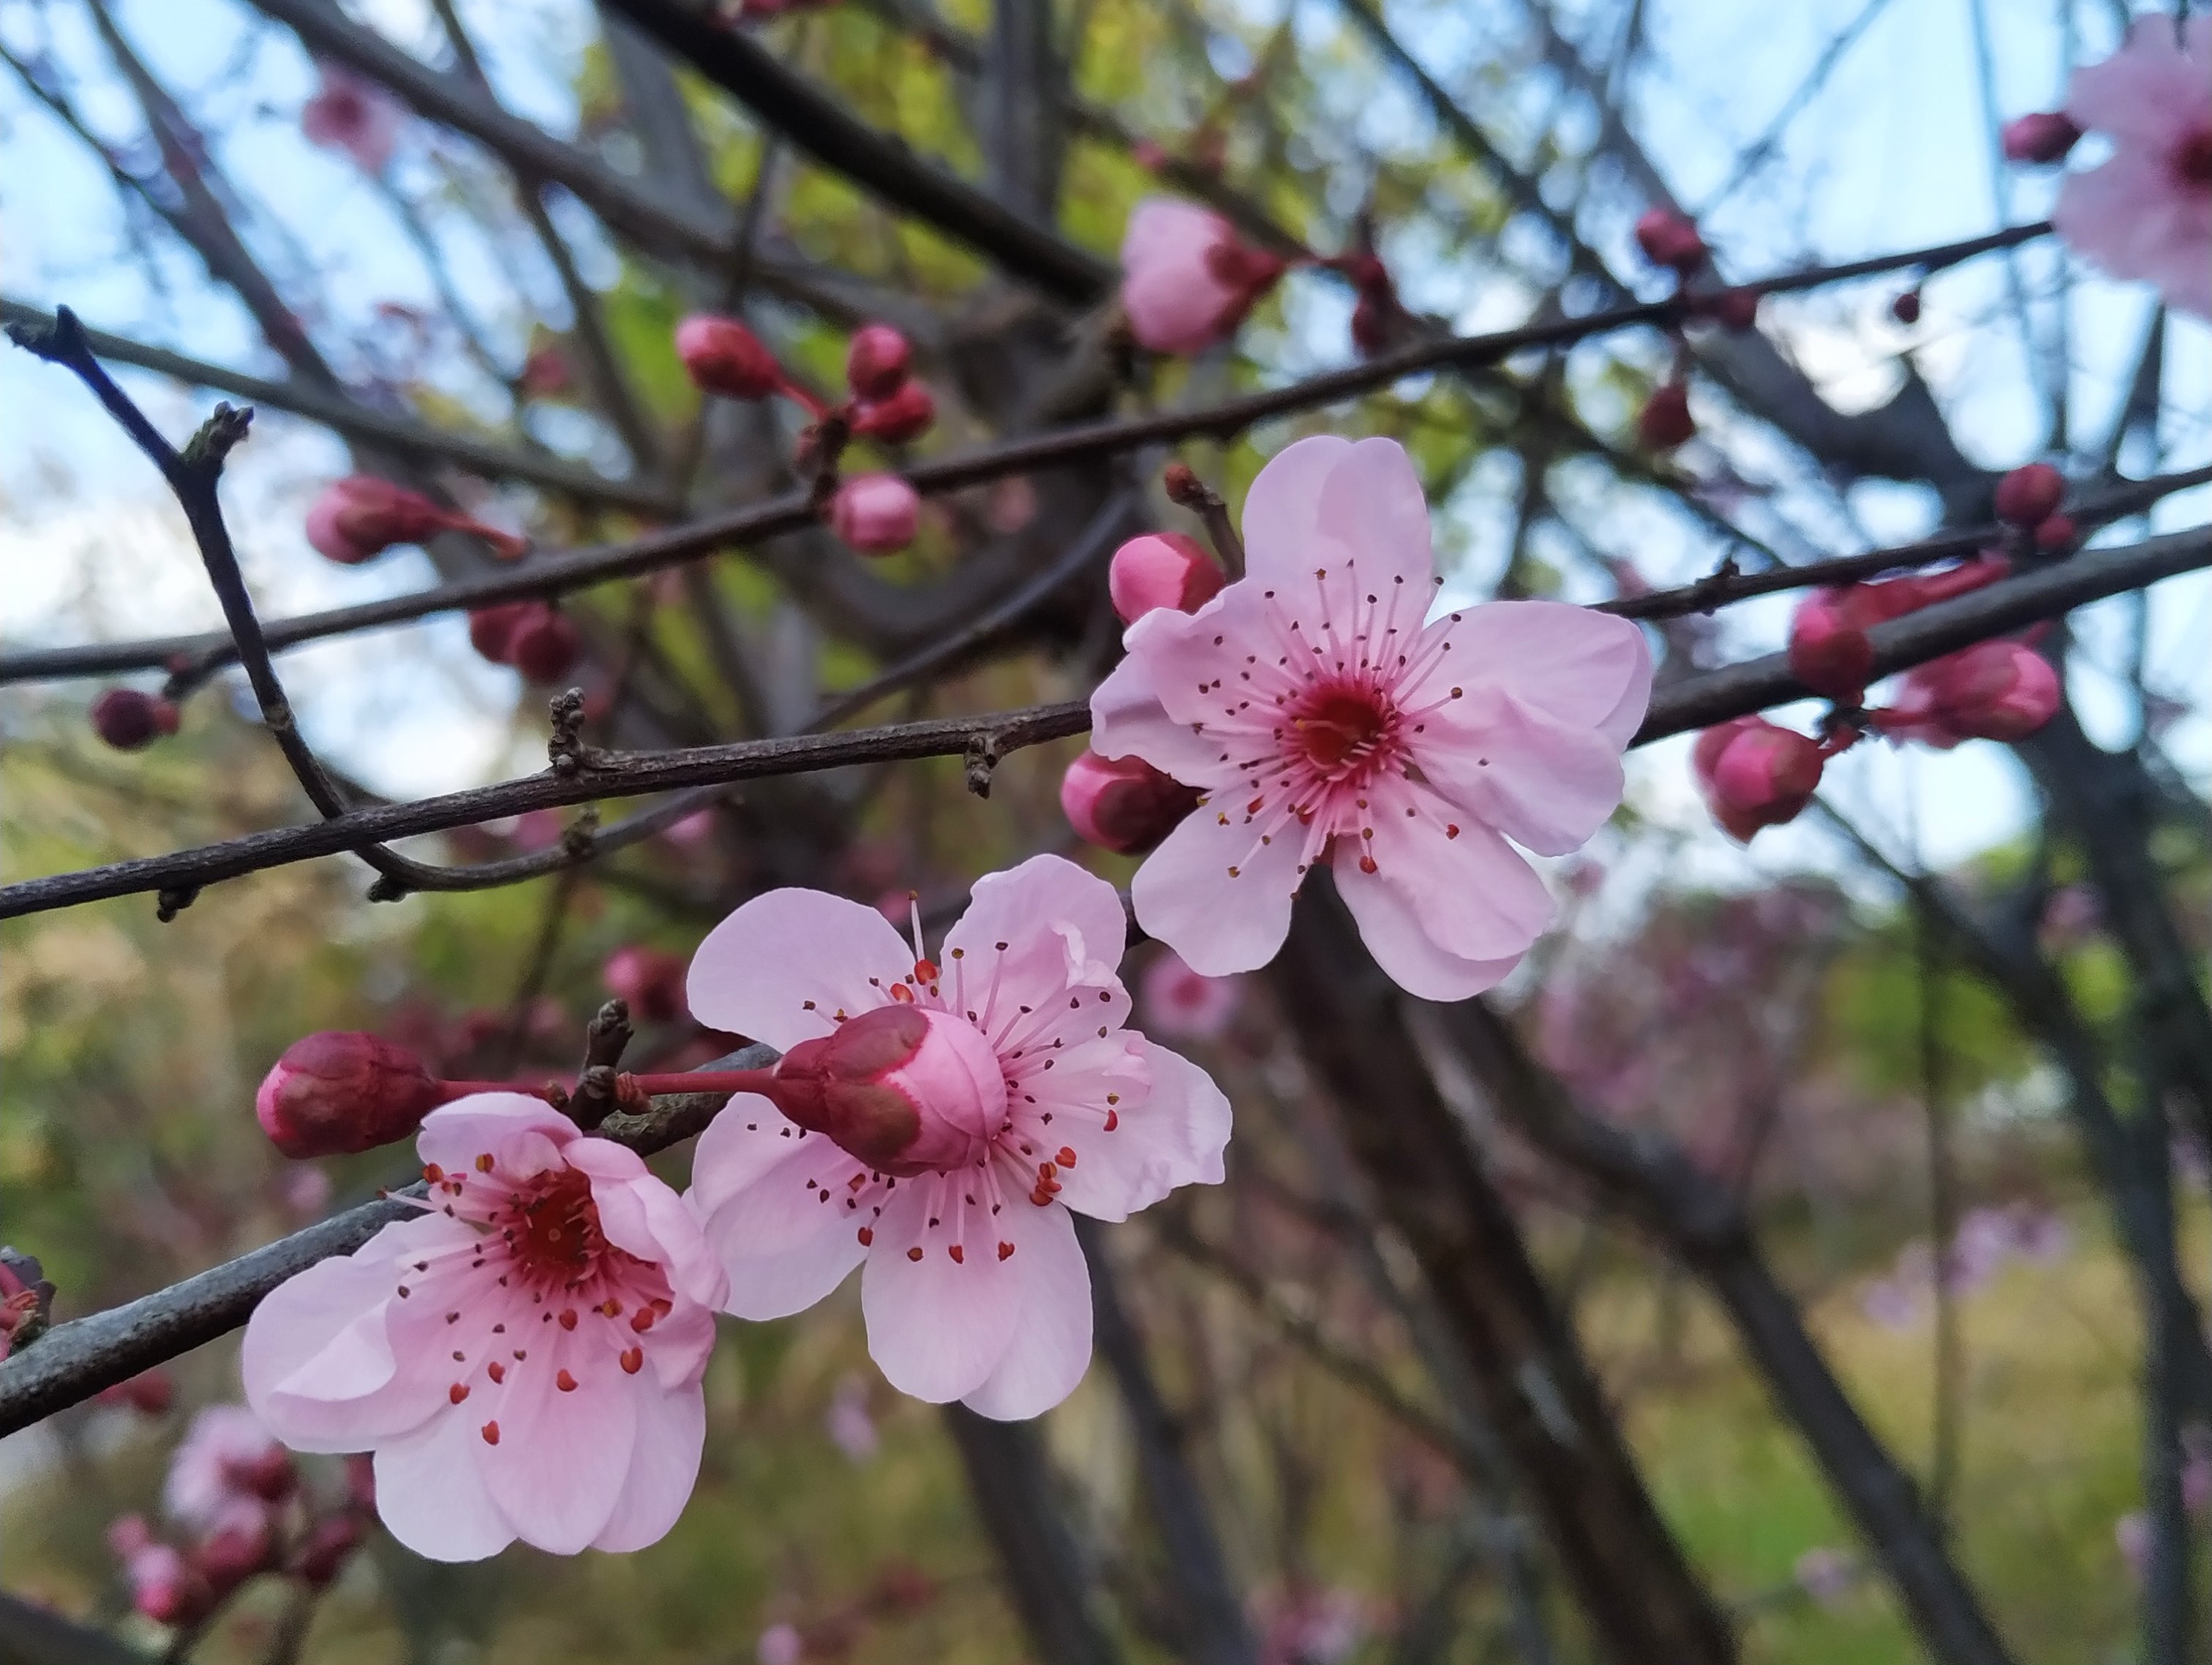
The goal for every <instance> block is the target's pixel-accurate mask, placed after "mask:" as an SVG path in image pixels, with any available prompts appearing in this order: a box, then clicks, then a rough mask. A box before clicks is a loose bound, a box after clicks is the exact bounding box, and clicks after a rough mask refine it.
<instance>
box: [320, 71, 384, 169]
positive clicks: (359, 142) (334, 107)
mask: <svg viewBox="0 0 2212 1665" xmlns="http://www.w3.org/2000/svg"><path fill="white" fill-rule="evenodd" d="M318 67H319V69H320V70H321V71H322V77H323V79H322V85H321V86H319V87H318V88H316V89H315V94H314V96H313V97H312V98H310V99H309V100H307V102H306V103H305V104H303V105H301V106H300V131H301V132H302V133H304V134H306V135H307V138H308V140H309V141H310V142H311V143H315V144H320V145H326V146H328V147H329V148H331V149H335V150H343V151H344V152H345V153H346V154H347V155H349V156H351V157H352V158H353V159H354V161H356V163H357V164H359V166H360V167H361V171H362V173H382V172H384V168H385V164H386V163H387V162H389V161H391V160H392V147H393V146H394V145H396V144H397V143H398V141H399V124H400V119H401V117H400V112H399V106H398V105H397V104H394V103H393V102H392V99H391V97H390V96H389V95H388V94H386V92H385V90H384V89H383V88H381V87H380V86H378V85H377V84H376V83H375V82H373V81H370V80H368V79H367V78H366V77H364V76H357V75H356V74H354V73H353V72H352V71H351V70H347V69H345V68H343V67H342V66H341V65H338V64H320V65H319V66H318Z"/></svg>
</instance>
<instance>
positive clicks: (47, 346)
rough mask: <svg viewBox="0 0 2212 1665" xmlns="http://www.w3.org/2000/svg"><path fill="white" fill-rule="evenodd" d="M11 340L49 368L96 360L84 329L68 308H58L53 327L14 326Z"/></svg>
mask: <svg viewBox="0 0 2212 1665" xmlns="http://www.w3.org/2000/svg"><path fill="white" fill-rule="evenodd" d="M8 339H9V340H10V341H12V342H14V343H15V344H16V345H17V346H18V347H21V349H23V350H24V351H25V352H27V353H33V354H35V355H38V356H39V357H40V358H42V359H44V360H46V362H47V363H49V364H70V365H73V364H76V363H78V362H81V361H82V360H85V359H88V358H90V357H91V356H92V345H91V343H89V342H88V341H87V340H86V339H85V335H84V325H82V324H81V323H79V322H78V321H77V315H76V313H73V312H71V311H70V309H69V308H68V307H55V308H54V319H53V322H52V323H51V324H10V325H9V326H8Z"/></svg>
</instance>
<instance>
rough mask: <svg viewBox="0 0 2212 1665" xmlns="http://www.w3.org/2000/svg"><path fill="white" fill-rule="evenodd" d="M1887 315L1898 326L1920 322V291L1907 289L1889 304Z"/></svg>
mask: <svg viewBox="0 0 2212 1665" xmlns="http://www.w3.org/2000/svg"><path fill="white" fill-rule="evenodd" d="M1889 315H1890V316H1891V317H1892V318H1893V319H1896V320H1897V321H1898V322H1899V323H1900V324H1917V323H1918V322H1919V321H1920V291H1919V290H1917V289H1907V290H1905V293H1904V294H1902V295H1899V296H1898V297H1897V298H1896V299H1895V300H1894V301H1891V302H1890V303H1889Z"/></svg>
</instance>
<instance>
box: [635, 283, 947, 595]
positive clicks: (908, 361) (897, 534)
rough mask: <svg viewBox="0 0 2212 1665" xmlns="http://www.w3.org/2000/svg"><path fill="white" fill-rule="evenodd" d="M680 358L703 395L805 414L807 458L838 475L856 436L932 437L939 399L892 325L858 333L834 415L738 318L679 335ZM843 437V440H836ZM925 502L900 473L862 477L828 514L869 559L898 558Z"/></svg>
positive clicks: (696, 317)
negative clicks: (784, 405) (762, 402)
mask: <svg viewBox="0 0 2212 1665" xmlns="http://www.w3.org/2000/svg"><path fill="white" fill-rule="evenodd" d="M676 355H677V356H678V358H680V359H682V360H683V361H684V369H685V370H686V371H688V372H689V373H690V377H691V380H692V381H693V382H694V383H695V384H696V386H698V387H699V389H700V391H701V392H707V393H713V394H715V395H717V396H719V397H720V398H733V399H764V398H770V397H772V396H776V395H781V397H783V398H788V399H791V400H793V402H794V403H796V404H799V405H800V406H801V407H803V408H804V409H805V411H806V413H807V414H808V416H811V418H812V419H813V422H814V427H813V428H811V429H810V430H809V433H808V435H807V437H806V438H805V440H804V441H802V442H801V452H802V454H805V455H806V456H808V457H809V458H810V459H812V460H813V461H814V462H815V463H816V465H817V466H827V467H830V468H834V466H835V465H836V452H837V451H840V450H842V447H843V445H844V443H845V441H846V439H847V438H848V437H860V438H866V439H872V440H878V441H882V442H883V443H884V444H886V445H903V444H905V443H906V442H907V441H909V440H916V439H919V438H921V435H922V434H926V433H927V432H928V431H929V428H930V425H931V424H932V423H933V422H935V421H936V420H937V401H936V400H935V399H933V398H932V397H931V396H930V392H929V389H928V388H927V386H924V385H923V384H922V383H921V382H919V381H917V380H915V378H914V375H913V374H912V368H913V365H912V362H913V356H914V352H913V349H912V347H911V346H910V345H909V344H908V342H907V338H906V337H904V336H903V335H902V334H900V333H899V331H896V330H895V329H893V328H892V327H891V326H890V325H888V324H869V325H863V326H862V327H861V328H860V329H858V330H856V331H854V332H853V339H852V341H851V342H850V343H849V344H848V347H847V349H846V354H845V384H846V386H847V388H848V397H847V398H846V399H845V401H844V403H842V404H839V405H837V406H836V407H835V408H834V409H833V408H832V407H830V406H829V405H827V404H823V402H822V401H821V400H820V399H818V398H816V397H815V396H814V394H813V393H812V392H810V391H809V390H808V389H807V388H806V387H805V385H804V384H802V383H800V382H799V381H798V380H794V379H793V376H792V375H791V374H790V373H789V372H788V371H787V370H786V369H785V368H783V366H782V365H781V363H780V362H778V361H777V359H776V356H775V354H774V353H772V352H770V351H769V349H768V346H767V344H766V343H763V341H762V340H761V338H760V337H758V336H757V335H755V334H754V333H753V332H752V331H750V330H749V329H747V328H746V327H745V326H744V325H743V324H742V323H740V322H738V320H737V319H734V318H724V317H721V316H719V315H717V314H714V313H695V314H693V315H692V316H691V317H690V318H687V319H684V321H683V322H682V323H681V324H679V325H677V328H676ZM829 436H834V437H829ZM823 513H824V514H825V517H826V518H827V519H828V520H829V525H830V526H831V528H832V530H834V531H835V532H836V534H837V535H838V537H840V538H843V539H844V540H845V541H846V542H847V543H848V544H851V545H852V546H853V547H854V549H856V550H860V552H861V553H862V554H864V555H890V554H894V553H896V551H898V550H902V549H904V548H905V547H906V546H907V545H908V544H911V543H912V542H914V535H915V530H916V528H917V526H919V525H920V522H921V498H920V497H919V496H918V495H916V494H915V489H914V488H913V487H912V486H910V485H908V483H906V482H905V481H904V480H902V479H901V478H900V477H898V476H897V475H896V474H860V475H856V476H854V477H853V478H851V479H848V480H846V481H844V482H843V483H842V484H840V485H839V486H838V487H837V488H836V490H835V491H834V492H832V493H831V494H830V495H829V499H828V501H827V502H826V503H825V504H824V506H823Z"/></svg>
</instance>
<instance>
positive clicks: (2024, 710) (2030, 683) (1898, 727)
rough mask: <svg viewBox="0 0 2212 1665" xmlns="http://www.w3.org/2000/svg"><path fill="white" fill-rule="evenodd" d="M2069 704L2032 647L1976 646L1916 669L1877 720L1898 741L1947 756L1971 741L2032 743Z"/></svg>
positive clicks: (2007, 643)
mask: <svg viewBox="0 0 2212 1665" xmlns="http://www.w3.org/2000/svg"><path fill="white" fill-rule="evenodd" d="M2064 698H2065V691H2064V690H2063V688H2061V686H2060V685H2059V681H2058V672H2057V670H2056V669H2055V668H2053V666H2052V665H2051V661H2050V660H2049V659H2045V658H2044V657H2043V655H2042V654H2040V653H2037V652H2036V651H2035V649H2034V648H2033V647H2029V646H2028V645H2027V643H2026V642H2021V641H2002V640H2001V641H1978V642H1976V643H1975V644H1974V645H1973V646H1972V647H1962V648H1960V650H1959V651H1958V652H1957V653H1946V654H1944V655H1943V657H1942V658H1941V659H1930V660H1929V661H1928V663H1926V664H1925V665H1914V666H1913V667H1912V669H1911V670H1910V671H1906V672H1905V678H1904V680H1903V682H1902V683H1901V684H1900V685H1899V689H1898V692H1897V695H1896V696H1895V697H1894V698H1893V700H1892V701H1891V702H1890V703H1889V705H1888V706H1887V707H1886V708H1883V709H1881V710H1879V711H1876V712H1874V713H1872V717H1873V720H1874V726H1875V727H1876V728H1877V729H1879V730H1881V732H1882V733H1883V734H1885V735H1887V737H1888V738H1891V739H1893V740H1917V741H1918V742H1919V743H1920V744H1923V745H1925V746H1932V747H1935V748H1936V750H1942V751H1948V750H1950V749H1951V748H1952V747H1954V746H1955V745H1959V744H1963V743H1964V742H1966V741H1967V740H2003V741H2013V740H2023V739H2026V738H2027V737H2028V736H2029V735H2031V734H2033V733H2034V732H2036V731H2037V730H2038V729H2039V728H2041V727H2042V726H2044V724H2045V723H2047V722H2049V721H2050V720H2051V718H2052V717H2053V716H2055V715H2056V714H2057V711H2058V707H2059V705H2060V703H2061V702H2063V699H2064Z"/></svg>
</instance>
